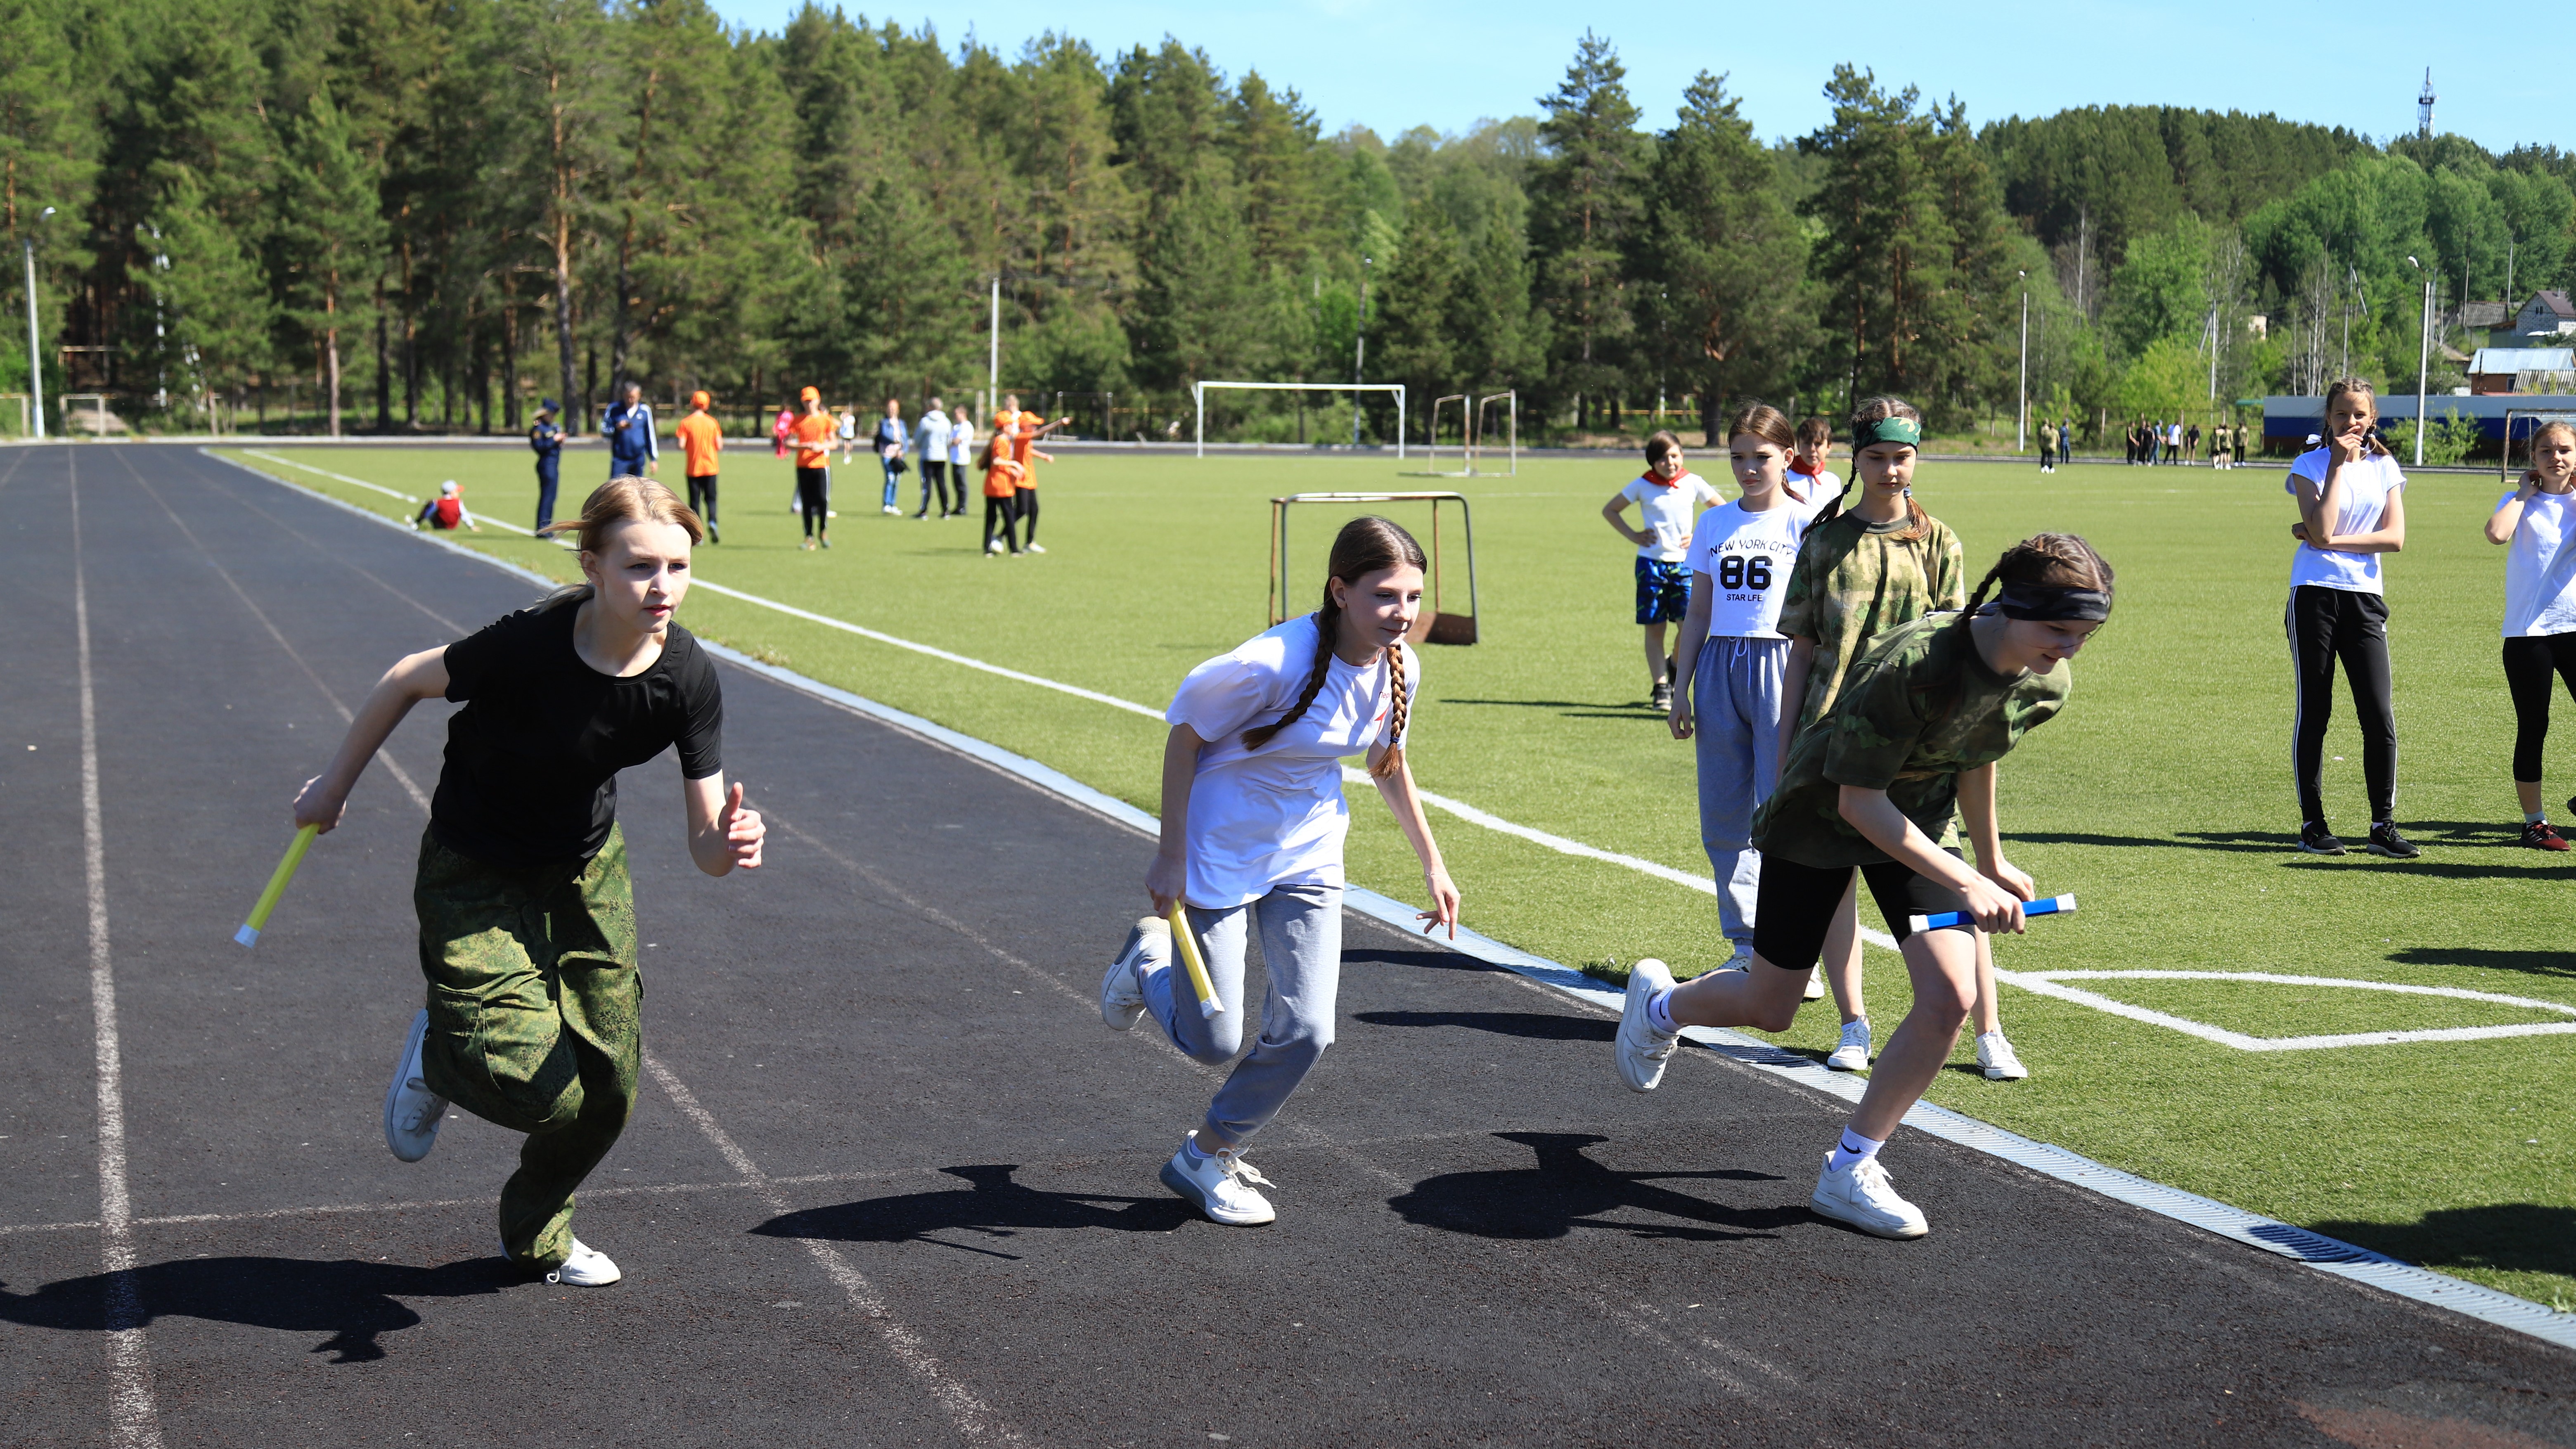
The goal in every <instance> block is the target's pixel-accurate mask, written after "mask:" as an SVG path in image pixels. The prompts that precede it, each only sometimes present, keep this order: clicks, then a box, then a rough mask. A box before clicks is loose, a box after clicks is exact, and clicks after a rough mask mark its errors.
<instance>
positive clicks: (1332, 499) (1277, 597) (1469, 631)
mask: <svg viewBox="0 0 2576 1449" xmlns="http://www.w3.org/2000/svg"><path fill="white" fill-rule="evenodd" d="M1294 503H1428V504H1430V505H1431V547H1430V549H1429V550H1428V552H1429V553H1430V555H1431V579H1430V584H1431V590H1430V593H1431V597H1430V598H1429V599H1427V600H1425V601H1424V603H1423V608H1422V613H1421V616H1420V617H1419V618H1417V619H1416V620H1415V621H1414V625H1413V628H1412V629H1411V630H1410V631H1409V632H1407V633H1406V635H1405V636H1404V637H1405V640H1406V642H1407V643H1411V644H1415V645H1422V644H1473V643H1475V642H1476V516H1475V514H1474V513H1472V512H1470V511H1469V509H1468V507H1467V495H1465V494H1463V493H1291V494H1288V495H1287V496H1285V497H1274V498H1272V499H1271V500H1270V600H1269V603H1270V622H1271V624H1272V625H1274V626H1276V625H1279V624H1284V623H1286V622H1287V621H1288V609H1289V603H1288V590H1289V588H1290V587H1291V583H1290V578H1289V573H1288V507H1289V505H1290V504H1294ZM1443 503H1455V504H1457V505H1458V522H1459V526H1460V528H1461V529H1462V530H1463V531H1464V532H1465V534H1466V545H1467V612H1466V613H1464V614H1452V613H1448V612H1446V611H1444V610H1443V609H1442V608H1441V607H1440V573H1441V569H1440V562H1441V560H1440V554H1441V549H1440V505H1441V504H1443Z"/></svg>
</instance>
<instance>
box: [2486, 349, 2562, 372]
mask: <svg viewBox="0 0 2576 1449" xmlns="http://www.w3.org/2000/svg"><path fill="white" fill-rule="evenodd" d="M2570 370H2576V347H2481V348H2479V349H2478V350H2477V353H2476V354H2475V355H2474V356H2472V357H2471V358H2470V359H2469V371H2471V372H2476V373H2485V374H2490V375H2493V374H2497V373H2506V372H2566V371H2570Z"/></svg>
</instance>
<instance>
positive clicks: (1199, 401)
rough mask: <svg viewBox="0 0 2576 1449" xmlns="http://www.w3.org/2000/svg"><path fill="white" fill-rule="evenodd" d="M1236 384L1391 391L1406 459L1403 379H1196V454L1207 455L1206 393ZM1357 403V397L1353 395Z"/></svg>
mask: <svg viewBox="0 0 2576 1449" xmlns="http://www.w3.org/2000/svg"><path fill="white" fill-rule="evenodd" d="M1220 387H1223V388H1235V389H1239V390H1242V391H1248V392H1348V393H1362V392H1391V393H1394V394H1395V458H1396V461H1397V462H1399V463H1400V462H1403V461H1404V384H1403V383H1400V382H1194V383H1191V384H1190V405H1191V408H1192V409H1193V410H1194V411H1195V412H1197V414H1198V428H1197V439H1198V451H1197V456H1199V457H1202V458H1204V457H1206V456H1207V395H1208V390H1209V389H1211V388H1220ZM1352 405H1353V406H1354V407H1356V406H1358V399H1356V398H1354V399H1352Z"/></svg>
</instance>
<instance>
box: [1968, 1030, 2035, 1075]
mask: <svg viewBox="0 0 2576 1449" xmlns="http://www.w3.org/2000/svg"><path fill="white" fill-rule="evenodd" d="M1977 1067H1978V1069H1979V1070H1981V1071H1983V1072H1984V1073H1985V1074H1986V1080H1987V1081H1989V1082H2018V1081H2020V1080H2022V1079H2023V1078H2025V1077H2027V1076H2029V1075H2030V1068H2028V1067H2025V1066H2023V1065H2022V1064H2021V1057H2020V1055H2019V1054H2018V1053H2016V1052H2014V1051H2013V1047H2012V1043H2011V1042H2008V1041H2006V1040H2004V1034H2003V1030H2002V1029H2001V1028H2000V1027H1999V1028H1997V1029H1995V1030H1993V1031H1988V1032H1980V1033H1978V1034H1977Z"/></svg>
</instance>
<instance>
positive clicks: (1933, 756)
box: [1617, 433, 2111, 1238]
mask: <svg viewBox="0 0 2576 1449" xmlns="http://www.w3.org/2000/svg"><path fill="white" fill-rule="evenodd" d="M1861 436H1862V437H1867V436H1869V434H1867V433H1863V434H1861ZM1882 436H1883V434H1882ZM1863 476H1864V477H1867V476H1868V475H1867V472H1866V470H1864V473H1863ZM1814 536H1815V535H1814V534H1813V533H1812V532H1811V533H1810V534H1809V535H1808V537H1809V538H1811V539H1812V538H1813V537H1814ZM1989 593H1992V594H1993V596H1994V600H1995V602H1994V603H1992V604H1990V605H1989V604H1987V603H1986V599H1987V597H1988V595H1989ZM2110 612H2111V566H2110V565H2109V564H2106V563H2104V562H2103V561H2102V559H2101V557H2100V555H2098V554H2096V553H2094V551H2093V549H2092V547H2091V546H2090V545H2088V544H2087V543H2085V542H2084V540H2082V539H2080V538H2077V537H2074V536H2073V535H2071V534H2062V533H2043V534H2040V535H2038V536H2037V537H2034V538H2030V539H2026V540H2024V541H2023V542H2021V543H2018V544H2015V545H2014V546H2013V547H2012V548H2011V549H2009V550H2008V551H2006V552H2005V554H2004V556H2003V557H2002V558H2001V559H2000V560H1998V561H1997V562H1996V564H1995V566H1994V568H1993V569H1992V570H1990V571H1989V572H1988V573H1987V574H1986V577H1985V580H1984V581H1983V582H1981V583H1979V584H1978V585H1977V592H1976V594H1975V595H1974V596H1973V597H1972V598H1970V599H1969V601H1968V611H1967V612H1966V613H1964V614H1950V613H1942V614H1931V615H1927V616H1925V617H1923V618H1920V619H1916V620H1914V621H1913V622H1911V623H1908V624H1901V625H1899V626H1897V627H1896V628H1894V629H1891V630H1889V631H1887V632H1886V633H1885V634H1883V635H1881V636H1880V637H1879V639H1878V641H1877V642H1876V643H1874V644H1872V645H1871V646H1870V650H1869V652H1868V654H1867V655H1866V656H1864V657H1863V658H1862V659H1861V660H1860V662H1859V663H1858V665H1856V666H1855V667H1854V668H1853V670H1852V671H1851V673H1850V675H1849V676H1848V678H1847V679H1846V680H1845V681H1844V682H1843V687H1842V689H1841V691H1840V692H1839V693H1838V694H1837V696H1836V698H1835V700H1834V703H1833V706H1832V707H1831V708H1830V709H1828V710H1827V711H1826V712H1825V714H1824V717H1823V718H1822V719H1820V720H1818V721H1817V722H1816V723H1815V724H1814V725H1812V726H1810V727H1809V728H1807V729H1804V730H1801V731H1800V732H1799V734H1798V739H1797V743H1796V745H1795V746H1794V747H1792V749H1791V750H1790V753H1789V758H1788V761H1787V763H1786V764H1785V765H1784V766H1783V767H1782V770H1781V774H1780V788H1779V789H1778V790H1777V791H1775V792H1774V793H1773V794H1772V796H1771V798H1770V800H1769V801H1768V802H1767V803H1765V804H1764V805H1763V807H1762V811H1761V814H1760V815H1758V816H1757V817H1755V820H1754V843H1755V844H1756V845H1757V846H1759V847H1760V848H1761V851H1762V857H1763V859H1762V904H1761V920H1760V923H1759V924H1758V925H1757V926H1756V927H1755V933H1754V941H1753V969H1752V970H1750V971H1717V972H1711V973H1709V974H1708V975H1706V976H1702V977H1700V978H1699V979H1697V980H1695V981H1693V982H1691V983H1690V984H1689V985H1687V986H1682V987H1678V988H1677V987H1675V986H1673V985H1672V976H1671V973H1670V972H1668V971H1666V970H1665V969H1664V966H1663V963H1662V962H1660V961H1640V962H1638V963H1637V965H1636V968H1635V970H1633V971H1632V972H1630V974H1629V977H1628V1000H1627V1004H1626V1009H1625V1011H1624V1012H1623V1013H1622V1015H1621V1017H1620V1021H1619V1037H1618V1046H1617V1050H1618V1058H1619V1074H1620V1076H1621V1077H1622V1078H1624V1079H1625V1080H1626V1081H1627V1083H1628V1085H1629V1086H1631V1087H1633V1088H1635V1089H1636V1090H1638V1091H1641V1092H1644V1091H1652V1090H1653V1089H1654V1088H1655V1086H1656V1085H1657V1084H1658V1083H1659V1082H1660V1081H1661V1080H1662V1078H1663V1072H1664V1064H1665V1063H1666V1062H1667V1061H1668V1060H1669V1059H1670V1058H1671V1056H1672V1053H1673V1046H1674V1043H1675V1042H1676V1040H1677V1039H1678V1037H1679V1034H1680V1031H1681V1028H1683V1027H1685V1026H1751V1027H1756V1028H1758V1029H1760V1030H1763V1031H1785V1030H1787V1029H1788V1028H1789V1025H1790V1023H1791V1021H1792V1020H1794V1019H1795V1017H1796V1015H1797V1011H1798V991H1799V983H1800V982H1801V980H1802V979H1803V978H1804V976H1805V974H1806V973H1807V972H1808V971H1809V970H1810V969H1812V968H1813V967H1814V966H1815V964H1816V957H1817V953H1818V951H1819V950H1820V949H1822V947H1823V945H1824V941H1825V937H1826V935H1827V933H1828V932H1829V931H1830V930H1831V928H1832V926H1833V923H1834V918H1835V916H1836V915H1837V914H1838V912H1839V911H1840V909H1841V906H1840V903H1841V902H1842V901H1843V900H1845V899H1846V898H1847V893H1848V892H1849V891H1850V890H1851V889H1852V888H1853V886H1854V884H1855V883H1856V878H1857V880H1865V881H1867V882H1868V884H1869V893H1870V896H1871V898H1872V899H1874V900H1875V901H1877V903H1878V908H1879V911H1880V913H1881V914H1882V915H1884V916H1885V917H1886V919H1887V927H1888V930H1889V931H1890V932H1891V933H1893V934H1894V935H1895V937H1896V939H1897V942H1898V944H1899V947H1900V948H1901V949H1902V950H1903V952H1904V953H1905V969H1906V973H1907V974H1908V975H1909V976H1910V977H1911V978H1912V979H1913V983H1914V1007H1913V1010H1911V1011H1909V1012H1908V1013H1907V1014H1906V1017H1905V1021H1904V1023H1903V1024H1902V1025H1900V1026H1899V1027H1898V1028H1897V1029H1896V1034H1895V1035H1894V1036H1892V1037H1890V1038H1889V1039H1888V1043H1887V1050H1886V1052H1885V1053H1884V1054H1882V1055H1881V1056H1880V1057H1879V1059H1878V1067H1877V1070H1876V1071H1874V1072H1872V1073H1871V1074H1870V1079H1869V1089H1868V1091H1867V1092H1865V1093H1864V1094H1863V1095H1862V1097H1861V1100H1860V1105H1859V1107H1858V1108H1857V1109H1855V1110H1854V1111H1853V1113H1852V1116H1851V1122H1850V1124H1849V1125H1848V1126H1846V1127H1845V1128H1844V1129H1843V1133H1842V1141H1841V1142H1840V1143H1839V1144H1838V1145H1836V1147H1835V1148H1834V1150H1833V1151H1832V1152H1831V1153H1829V1154H1828V1155H1827V1156H1826V1158H1825V1162H1824V1169H1823V1171H1822V1172H1820V1173H1819V1174H1818V1175H1817V1178H1816V1190H1815V1192H1814V1194H1813V1195H1812V1196H1811V1197H1810V1198H1809V1199H1808V1201H1809V1203H1810V1205H1811V1206H1813V1207H1814V1209H1815V1210H1816V1211H1817V1212H1818V1213H1819V1214H1822V1215H1823V1216H1825V1217H1829V1218H1832V1219H1834V1220H1835V1221H1837V1222H1843V1223H1848V1224H1850V1225H1851V1226H1853V1227H1856V1228H1859V1229H1860V1230H1861V1231H1863V1232H1867V1233H1875V1234H1877V1235H1878V1236H1880V1237H1886V1238H1919V1237H1921V1236H1923V1235H1924V1233H1926V1232H1928V1231H1930V1226H1929V1224H1928V1223H1927V1222H1926V1221H1925V1220H1924V1216H1923V1212H1922V1210H1921V1209H1920V1208H1917V1207H1916V1206H1915V1205H1914V1204H1912V1203H1910V1202H1907V1201H1906V1200H1905V1199H1904V1198H1902V1197H1899V1196H1898V1195H1897V1192H1896V1188H1895V1185H1894V1184H1893V1183H1892V1182H1890V1181H1889V1179H1888V1174H1887V1170H1886V1168H1884V1167H1883V1166H1881V1165H1880V1164H1879V1162H1878V1150H1879V1148H1880V1147H1881V1146H1883V1145H1885V1143H1886V1142H1887V1139H1888V1138H1889V1137H1890V1136H1892V1135H1894V1133H1895V1131H1896V1127H1897V1124H1898V1123H1899V1122H1901V1121H1903V1120H1904V1117H1905V1114H1906V1112H1907V1111H1908V1110H1909V1109H1911V1108H1912V1107H1913V1105H1914V1103H1915V1102H1916V1101H1917V1100H1919V1099H1920V1098H1921V1097H1922V1095H1923V1092H1924V1090H1925V1089H1926V1088H1928V1087H1929V1086H1931V1084H1932V1079H1933V1077H1934V1076H1935V1075H1936V1074H1938V1073H1939V1072H1940V1070H1941V1066H1942V1063H1944V1062H1946V1061H1948V1060H1949V1058H1950V1051H1951V1048H1952V1047H1954V1046H1956V1045H1957V1044H1958V1039H1959V1026H1960V1023H1961V1022H1962V1021H1963V1020H1965V1019H1966V1017H1967V1015H1968V1008H1969V1006H1970V1004H1971V1003H1972V1002H1973V1001H1974V1000H1975V999H1976V997H1977V995H1978V993H1979V991H1980V989H1981V988H1980V987H1979V985H1978V981H1977V976H1978V950H1977V945H1978V941H1979V939H1980V936H1981V932H1983V931H2019V930H2021V929H2022V911H2021V906H2022V902H2023V901H2026V900H2028V899H2030V896H2031V880H2030V877H2029V876H2027V875H2024V874H2022V872H2021V871H2019V870H2017V869H2015V868H2014V867H2013V866H2012V865H2011V864H2010V863H2009V862H2007V861H2006V860H2005V859H2004V857H2003V850H2002V846H2001V840H2002V832H2001V828H2000V826H1999V825H1998V824H1997V821H1996V816H1995V762H1996V761H1997V760H2000V759H2002V758H2003V757H2004V756H2005V755H2006V754H2008V753H2010V752H2011V750H2012V748H2013V746H2014V745H2015V744H2016V743H2018V742H2019V741H2020V739H2021V737H2022V736H2023V735H2024V734H2026V733H2028V732H2029V731H2031V730H2033V729H2036V728H2038V727H2039V726H2040V725H2042V724H2045V723H2046V722H2048V721H2049V720H2050V719H2052V718H2054V717H2055V716H2056V714H2057V712H2058V711H2059V710H2060V709H2063V708H2064V707H2065V704H2066V698H2067V693H2068V691H2069V689H2070V688H2071V686H2072V682H2073V681H2072V680H2071V679H2070V678H2069V676H2070V675H2071V674H2072V673H2073V670H2072V669H2071V668H2069V667H2065V661H2067V660H2070V659H2072V658H2074V657H2075V655H2076V653H2077V652H2078V651H2079V650H2081V649H2082V648H2083V647H2084V642H2085V640H2086V639H2087V638H2089V637H2090V636H2091V635H2092V632H2093V631H2094V630H2095V629H2096V628H2098V627H2100V625H2101V623H2102V621H2103V620H2104V619H2106V618H2108V617H2110ZM1954 810H1955V811H1957V812H1958V813H1960V814H1961V815H1964V816H1965V817H1966V820H1967V826H1968V831H1967V833H1968V838H1969V841H1970V843H1971V844H1973V845H1974V846H1975V848H1976V852H1977V864H1976V866H1975V867H1974V868H1971V867H1970V866H1969V865H1968V863H1967V861H1966V860H1965V858H1964V857H1962V856H1961V855H1960V854H1959V852H1958V851H1957V850H1956V849H1945V848H1943V847H1942V846H1941V844H1940V843H1939V838H1940V836H1941V835H1943V834H1945V833H1946V832H1947V831H1948V830H1949V827H1950V820H1951V814H1952V812H1953V811H1954ZM1944 911H1964V912H1966V913H1967V914H1968V916H1969V917H1970V921H1971V923H1969V924H1962V925H1959V926H1955V927H1946V928H1943V929H1939V930H1931V931H1919V932H1918V931H1914V930H1912V929H1910V918H1911V917H1912V916H1913V915H1915V914H1917V913H1924V914H1931V913H1937V912H1944Z"/></svg>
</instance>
